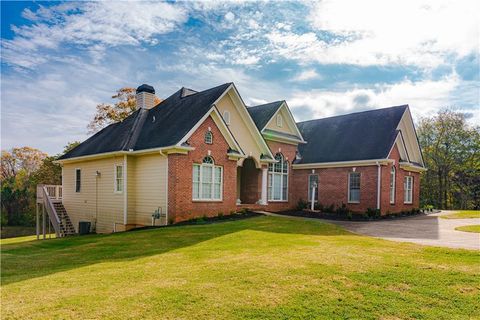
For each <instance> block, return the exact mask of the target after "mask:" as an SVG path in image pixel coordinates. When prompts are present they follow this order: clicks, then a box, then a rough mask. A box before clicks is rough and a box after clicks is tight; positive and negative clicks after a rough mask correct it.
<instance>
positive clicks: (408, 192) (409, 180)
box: [403, 176, 413, 203]
mask: <svg viewBox="0 0 480 320" xmlns="http://www.w3.org/2000/svg"><path fill="white" fill-rule="evenodd" d="M403 189H404V200H403V201H404V202H405V203H412V190H413V177H410V176H408V177H405V180H404V181H403Z"/></svg>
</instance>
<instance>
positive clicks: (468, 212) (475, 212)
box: [440, 210, 480, 219]
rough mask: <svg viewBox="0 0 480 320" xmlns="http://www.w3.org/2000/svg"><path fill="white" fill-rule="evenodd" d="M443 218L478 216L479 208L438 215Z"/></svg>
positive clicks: (479, 213) (479, 215) (479, 216)
mask: <svg viewBox="0 0 480 320" xmlns="http://www.w3.org/2000/svg"><path fill="white" fill-rule="evenodd" d="M440 218H443V219H471V218H480V210H458V211H454V212H453V213H452V214H449V215H445V216H440Z"/></svg>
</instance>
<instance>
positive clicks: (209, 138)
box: [205, 131, 213, 144]
mask: <svg viewBox="0 0 480 320" xmlns="http://www.w3.org/2000/svg"><path fill="white" fill-rule="evenodd" d="M205 143H206V144H212V143H213V134H212V132H211V131H207V132H205Z"/></svg>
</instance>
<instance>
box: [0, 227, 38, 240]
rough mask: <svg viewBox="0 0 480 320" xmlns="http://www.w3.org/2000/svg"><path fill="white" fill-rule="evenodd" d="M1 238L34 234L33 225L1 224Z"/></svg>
mask: <svg viewBox="0 0 480 320" xmlns="http://www.w3.org/2000/svg"><path fill="white" fill-rule="evenodd" d="M1 231H2V233H1V238H2V239H4V238H13V237H22V236H30V235H34V234H35V232H36V231H35V227H24V226H2V230H1Z"/></svg>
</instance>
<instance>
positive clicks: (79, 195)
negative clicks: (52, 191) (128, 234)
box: [63, 156, 124, 233]
mask: <svg viewBox="0 0 480 320" xmlns="http://www.w3.org/2000/svg"><path fill="white" fill-rule="evenodd" d="M115 164H118V165H122V164H123V156H122V157H112V158H107V159H100V160H93V161H83V162H77V163H71V164H65V165H64V167H63V203H64V205H65V208H66V209H67V213H68V215H69V216H70V219H72V222H73V225H74V226H75V229H77V231H78V222H79V221H82V220H85V221H91V222H94V221H95V217H97V223H96V230H97V232H99V233H104V232H112V231H113V224H114V222H116V223H123V201H124V197H123V193H115V192H114V170H115ZM76 168H79V169H81V190H80V192H75V169H76ZM97 171H99V172H100V176H99V177H98V178H97V177H96V172H97ZM97 200H98V201H97Z"/></svg>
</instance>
